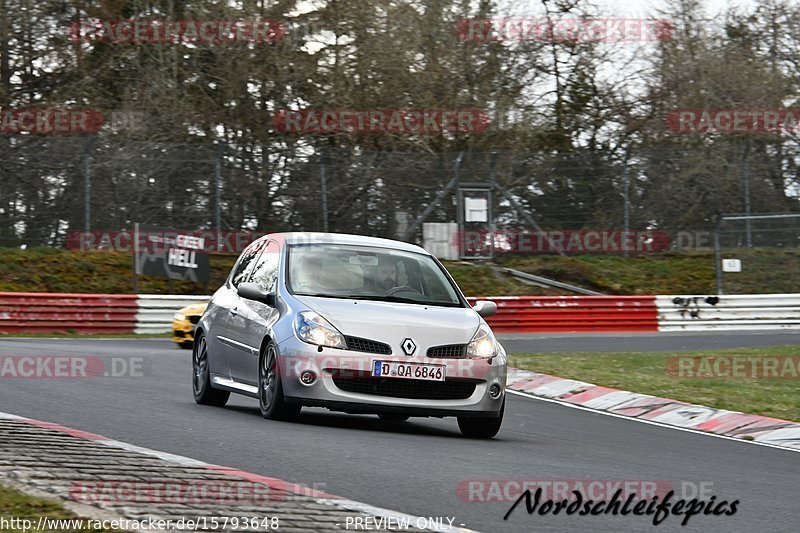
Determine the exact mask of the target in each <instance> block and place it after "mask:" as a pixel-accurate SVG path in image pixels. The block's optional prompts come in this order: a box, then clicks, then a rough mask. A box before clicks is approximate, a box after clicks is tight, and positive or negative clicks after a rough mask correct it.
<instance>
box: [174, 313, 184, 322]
mask: <svg viewBox="0 0 800 533" xmlns="http://www.w3.org/2000/svg"><path fill="white" fill-rule="evenodd" d="M172 320H177V321H178V322H182V321H184V320H186V316H185V315H184V314H183V313H175V314H174V315H172Z"/></svg>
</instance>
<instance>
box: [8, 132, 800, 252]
mask: <svg viewBox="0 0 800 533" xmlns="http://www.w3.org/2000/svg"><path fill="white" fill-rule="evenodd" d="M377 147H378V145H377V144H376V149H375V150H372V151H367V150H364V149H362V148H360V147H358V146H353V147H336V148H333V147H329V146H328V145H327V141H326V142H325V143H323V142H316V141H314V142H311V141H307V142H299V141H296V140H295V141H292V142H289V141H286V140H283V141H280V142H276V143H274V144H272V145H260V144H246V143H241V144H234V143H227V144H223V143H218V142H205V143H203V142H187V143H174V142H160V141H152V140H149V141H143V140H132V139H128V138H122V137H117V136H113V135H103V136H88V137H86V136H84V137H81V136H72V137H54V136H34V135H4V136H0V246H14V247H18V246H28V247H30V246H63V245H64V244H65V243H66V242H67V236H68V235H69V234H70V232H73V231H79V230H85V229H93V230H121V229H130V228H131V227H132V226H133V224H134V223H136V222H139V223H144V224H154V225H160V226H165V227H175V228H180V229H188V230H193V229H210V230H223V231H238V230H244V229H246V230H254V231H287V230H299V231H316V230H328V231H338V232H352V233H359V234H365V235H375V236H382V237H392V238H397V237H404V238H406V239H407V240H416V241H419V240H420V237H421V234H422V231H421V226H420V222H423V221H425V222H449V221H455V220H457V219H458V217H459V214H458V211H457V207H456V205H455V199H456V196H457V195H456V189H457V186H458V184H478V185H487V184H495V185H496V186H497V194H495V195H494V201H493V204H494V205H493V206H492V207H493V213H494V216H493V220H491V221H490V222H489V223H488V224H487V228H486V229H487V230H499V231H503V230H511V231H519V230H531V229H539V228H543V229H545V230H551V229H552V230H590V231H596V230H603V231H604V230H632V231H641V230H658V231H663V232H666V233H667V234H668V235H669V236H670V245H669V246H668V247H666V248H660V249H659V251H669V250H672V251H676V250H684V249H697V248H702V249H711V248H712V246H713V243H712V241H711V239H710V238H708V239H706V240H703V239H701V238H698V237H697V235H700V233H701V232H706V235H708V236H710V235H712V234H713V230H714V221H715V220H716V218H717V214H718V213H722V212H732V211H740V210H742V209H743V208H746V209H745V210H747V209H750V210H752V211H753V212H756V211H762V212H766V211H776V210H779V211H781V212H800V203H798V199H797V196H792V195H793V194H796V192H797V190H798V187H797V182H796V181H795V182H793V183H792V182H791V179H790V177H787V175H784V174H785V173H782V172H783V171H782V170H780V168H778V170H777V171H776V167H781V161H782V160H775V159H774V157H772V156H769V157H768V156H767V155H768V154H767V155H764V154H761V152H759V151H757V150H755V149H752V150H751V149H749V148H748V145H741V144H736V143H726V144H725V145H722V146H718V147H717V148H715V149H714V150H713V151H710V149H709V148H708V147H704V146H700V147H694V148H691V149H689V148H683V147H663V146H662V147H658V148H644V147H638V148H634V149H631V148H625V147H620V146H617V147H616V148H613V149H608V150H604V151H594V150H583V151H573V152H554V151H544V150H540V151H519V152H514V153H509V152H500V153H498V152H492V151H470V150H467V149H465V150H463V151H461V152H438V153H432V152H430V151H429V150H427V149H425V150H423V149H420V150H419V151H414V152H411V151H404V152H393V151H383V150H379V149H377ZM789 155H790V154H789ZM789 155H784V156H782V157H789ZM790 174H791V172H790ZM454 183H455V186H453V184H454ZM448 185H450V187H449V188H448ZM737 231H738V230H737ZM754 231H756V232H757V233H758V235H757V238H756V240H754V241H753V242H751V245H752V247H753V248H759V247H769V248H776V247H783V248H787V247H797V246H798V242H797V239H796V238H794V239H792V238H790V237H791V235H790V234H789V233H786V234H785V235H784V234H781V235H780V237H779V236H778V233H777V232H773V233H771V234H770V235H772V236H771V237H770V238H767V237H766V235H767V234H768V232H769V231H773V230H772V229H768V228H766V226H763V227H759V228H758V229H757V230H754ZM787 231H794V230H791V229H790V230H787ZM682 235H683V236H688V239H689V241H687V240H686V239H685V238H684V237H682ZM737 235H739V236H741V234H737ZM753 235H754V234H753V233H752V232H751V237H750V238H751V239H753V238H754V237H753ZM730 237H731V238H734V237H733V236H732V235H731V236H730ZM795 237H796V234H795ZM725 238H728V237H727V236H726V237H725ZM737 238H738V237H737ZM746 238H747V237H746V234H745V239H746ZM745 244H747V243H746V242H745ZM724 247H725V244H723V248H724ZM548 253H556V251H555V250H550V251H549V252H548Z"/></svg>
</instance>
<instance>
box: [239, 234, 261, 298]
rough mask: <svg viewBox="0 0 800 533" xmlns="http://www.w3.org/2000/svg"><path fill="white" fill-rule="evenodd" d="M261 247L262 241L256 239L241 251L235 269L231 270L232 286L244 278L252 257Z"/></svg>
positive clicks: (254, 256) (256, 254)
mask: <svg viewBox="0 0 800 533" xmlns="http://www.w3.org/2000/svg"><path fill="white" fill-rule="evenodd" d="M263 247H264V241H256V242H254V243H253V244H251V245H250V246H248V247H247V248H245V250H244V252H242V256H241V257H240V258H239V262H238V263H237V264H236V269H235V270H234V271H233V276H231V283H233V286H234V287H238V286H239V284H240V283H241V282H243V281H245V280H246V278H247V275H248V274H249V268H248V267H250V266H251V265H252V263H253V259H255V258H256V257H257V256H258V253H259V252H260V251H261V248H263Z"/></svg>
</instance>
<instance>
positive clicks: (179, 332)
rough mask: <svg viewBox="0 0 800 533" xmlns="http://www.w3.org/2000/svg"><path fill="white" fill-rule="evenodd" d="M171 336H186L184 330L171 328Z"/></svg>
mask: <svg viewBox="0 0 800 533" xmlns="http://www.w3.org/2000/svg"><path fill="white" fill-rule="evenodd" d="M172 336H173V337H185V336H186V332H185V331H179V330H177V329H173V330H172Z"/></svg>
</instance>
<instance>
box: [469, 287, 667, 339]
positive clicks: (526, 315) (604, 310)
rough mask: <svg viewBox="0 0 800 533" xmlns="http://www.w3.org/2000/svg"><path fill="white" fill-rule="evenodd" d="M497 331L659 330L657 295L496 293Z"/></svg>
mask: <svg viewBox="0 0 800 533" xmlns="http://www.w3.org/2000/svg"><path fill="white" fill-rule="evenodd" d="M477 300H492V301H493V302H496V303H497V314H496V315H494V316H492V317H490V318H489V319H488V320H487V322H489V325H490V326H491V327H492V329H493V330H494V331H496V332H501V333H502V332H573V331H574V332H587V331H658V319H657V316H656V301H655V300H656V298H655V296H495V297H486V298H469V301H470V303H472V304H474V303H475V301H477Z"/></svg>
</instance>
